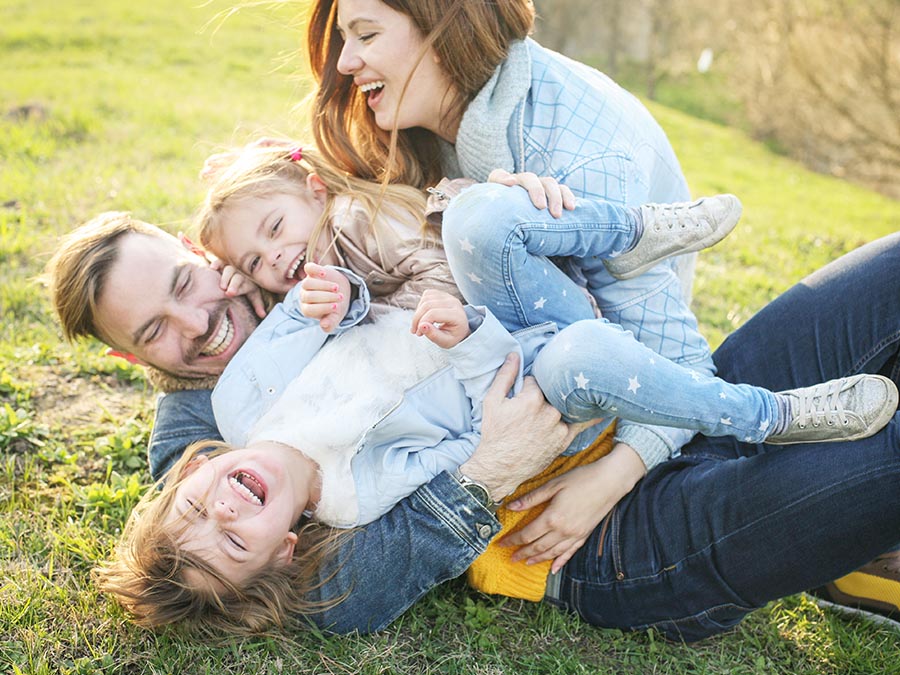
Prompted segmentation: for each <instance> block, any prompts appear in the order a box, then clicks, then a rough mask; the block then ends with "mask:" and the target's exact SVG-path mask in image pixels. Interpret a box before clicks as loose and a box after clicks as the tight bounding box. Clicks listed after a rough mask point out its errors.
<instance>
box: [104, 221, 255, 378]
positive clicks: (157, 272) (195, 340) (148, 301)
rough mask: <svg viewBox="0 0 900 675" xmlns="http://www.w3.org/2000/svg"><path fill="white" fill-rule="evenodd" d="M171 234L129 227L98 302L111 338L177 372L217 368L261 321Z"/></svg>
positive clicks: (154, 363) (141, 357)
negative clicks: (139, 231) (141, 231)
mask: <svg viewBox="0 0 900 675" xmlns="http://www.w3.org/2000/svg"><path fill="white" fill-rule="evenodd" d="M219 280H220V275H219V273H218V272H216V271H214V270H212V269H210V267H209V265H208V264H207V262H206V260H205V259H204V258H202V257H201V256H199V255H197V254H196V253H192V252H190V251H188V250H187V249H186V248H185V247H184V246H182V244H181V243H180V242H179V241H178V240H177V239H175V238H174V237H172V236H170V235H165V236H164V237H153V236H147V235H144V234H136V233H132V234H127V235H124V236H123V237H122V239H121V241H120V242H119V244H118V255H117V257H116V261H115V263H113V265H112V266H111V267H110V270H109V274H108V276H107V278H106V282H105V284H104V287H103V292H102V293H101V295H100V297H99V299H98V302H97V308H96V313H95V317H96V323H97V326H98V328H99V329H100V331H101V332H102V334H103V336H104V337H105V340H106V342H107V343H108V344H109V345H110V346H112V347H114V348H116V349H118V350H121V351H124V352H130V353H132V354H134V356H135V357H137V359H138V360H139V361H140V362H141V363H144V364H146V365H150V366H153V367H155V368H158V369H159V370H162V371H165V372H167V373H170V374H172V375H176V376H179V377H195V378H196V377H204V376H208V375H218V374H220V373H221V372H222V371H223V370H224V369H225V366H226V365H227V363H228V361H229V360H230V359H231V357H232V356H234V354H235V353H236V352H237V350H238V349H239V348H240V346H241V345H242V344H243V343H244V341H245V340H246V339H247V337H248V336H249V335H250V333H251V332H252V331H253V329H254V328H255V327H256V326H257V324H258V323H259V319H257V318H256V316H255V314H254V313H253V310H252V309H251V307H250V305H249V304H248V303H247V301H246V300H245V299H244V298H243V297H237V298H230V297H227V296H226V295H225V292H224V291H223V290H222V289H221V288H219Z"/></svg>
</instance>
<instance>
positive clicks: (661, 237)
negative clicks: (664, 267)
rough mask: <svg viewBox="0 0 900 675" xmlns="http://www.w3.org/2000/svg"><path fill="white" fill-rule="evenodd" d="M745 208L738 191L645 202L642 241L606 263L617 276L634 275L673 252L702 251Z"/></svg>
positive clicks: (731, 226)
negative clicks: (672, 201) (693, 198)
mask: <svg viewBox="0 0 900 675" xmlns="http://www.w3.org/2000/svg"><path fill="white" fill-rule="evenodd" d="M741 210H742V207H741V202H740V200H739V199H738V198H737V197H735V196H734V195H717V196H715V197H704V198H703V199H698V200H697V201H695V202H678V203H676V204H644V205H643V206H641V215H642V216H643V219H644V233H643V235H641V238H640V239H639V240H638V243H637V244H636V245H635V247H634V248H633V249H631V250H630V251H628V252H627V253H623V254H622V255H620V256H618V257H616V258H611V259H610V260H604V261H603V264H604V265H606V269H607V270H609V273H610V274H611V275H613V276H614V277H615V278H616V279H631V278H632V277H636V276H638V275H639V274H641V273H642V272H646V271H647V270H648V269H650V268H651V267H653V266H654V265H656V264H657V263H658V262H660V261H662V260H665V259H666V258H668V257H670V256H673V255H677V254H680V253H691V252H693V251H700V250H702V249H704V248H708V247H709V246H712V245H713V244H716V243H718V242H720V241H722V239H724V238H725V237H726V236H727V235H728V233H729V232H731V231H732V230H733V229H734V226H735V225H737V222H738V220H740V217H741Z"/></svg>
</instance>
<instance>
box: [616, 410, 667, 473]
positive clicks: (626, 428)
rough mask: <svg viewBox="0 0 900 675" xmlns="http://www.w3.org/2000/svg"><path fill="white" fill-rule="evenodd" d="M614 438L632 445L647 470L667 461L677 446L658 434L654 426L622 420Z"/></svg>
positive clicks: (618, 441)
mask: <svg viewBox="0 0 900 675" xmlns="http://www.w3.org/2000/svg"><path fill="white" fill-rule="evenodd" d="M614 440H615V441H616V442H617V443H625V444H626V445H628V446H630V447H631V448H632V449H633V450H634V451H635V452H636V453H637V454H638V457H640V458H641V461H643V462H644V466H646V467H647V471H650V469H652V468H653V467H655V466H656V465H657V464H662V463H663V462H665V461H666V460H667V459H669V458H670V457H671V456H672V454H673V452H674V451H675V448H673V447H670V446H669V443H668V442H667V441H668V439H666V438H665V437H664V436H662V435H660V434H658V433H657V432H656V431H654V430H653V428H652V427H646V426H643V425H640V424H633V423H628V422H625V421H622V420H620V421H619V425H618V427H617V428H616V435H615V438H614Z"/></svg>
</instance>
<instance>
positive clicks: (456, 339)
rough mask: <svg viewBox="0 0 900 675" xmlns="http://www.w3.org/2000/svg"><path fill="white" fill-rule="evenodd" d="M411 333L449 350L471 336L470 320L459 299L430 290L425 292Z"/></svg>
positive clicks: (442, 292)
mask: <svg viewBox="0 0 900 675" xmlns="http://www.w3.org/2000/svg"><path fill="white" fill-rule="evenodd" d="M409 331H410V332H411V333H412V334H413V335H418V336H422V335H424V336H425V337H427V338H428V339H429V340H431V341H432V342H433V343H434V344H436V345H437V346H438V347H443V348H444V349H450V348H451V347H455V346H456V345H458V344H459V343H460V342H462V341H463V340H465V339H466V338H467V337H469V333H470V331H469V318H468V317H467V316H466V310H465V308H464V307H463V304H462V303H461V302H460V301H459V299H458V298H454V297H453V296H452V295H450V294H449V293H445V292H444V291H437V290H435V289H433V288H429V289H427V290H426V291H425V292H424V293H422V298H421V299H420V300H419V305H418V306H417V307H416V311H415V314H413V318H412V326H410V329H409Z"/></svg>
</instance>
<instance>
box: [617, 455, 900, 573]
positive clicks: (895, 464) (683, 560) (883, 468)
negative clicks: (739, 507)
mask: <svg viewBox="0 0 900 675" xmlns="http://www.w3.org/2000/svg"><path fill="white" fill-rule="evenodd" d="M892 465H893V470H894V471H895V472H896V471H898V470H900V462H898V461H896V460H895V461H893V462H888V463H887V464H886V465H882V466H880V467H878V468H877V469H872V470H869V471H866V472H864V473H860V474H853V475H852V476H849V477H846V478H845V479H844V480H842V481H840V482H838V483H832V484H831V485H829V486H828V488H827V489H825V488H822V489H820V490H816V491H815V492H812V493H809V494H806V495H803V496H802V497H800V498H798V499H795V500H793V501H792V502H790V503H788V504H785V505H783V506H782V507H781V508H779V509H778V510H777V511H774V512H770V513H767V514H765V515H764V516H762V517H759V518H756V519H754V520H753V521H752V522H749V523H745V524H744V525H743V527H741V528H739V529H736V530H732V531H731V532H729V533H728V534H727V535H726V536H724V537H722V538H720V539H716V540H715V541H713V542H710V543H709V544H707V545H706V546H704V547H703V548H702V549H700V550H698V551H693V552H692V553H691V554H690V555H688V556H686V557H684V558H681V559H679V560H677V561H675V562H670V563H669V564H668V565H663V568H662V569H660V570H659V571H657V572H654V573H653V574H648V575H644V576H640V577H633V578H630V579H628V581H631V582H641V581H645V580H652V579H655V578H657V577H658V576H659V575H660V574H664V573H665V572H666V571H667V570H668V569H671V568H672V567H678V566H682V565H685V564H687V562H688V561H690V560H691V559H693V558H696V557H697V556H700V555H705V554H706V553H707V552H708V551H709V550H710V549H711V548H712V547H714V546H717V545H718V544H720V543H722V542H723V541H726V540H727V539H729V538H731V537H733V536H734V535H736V534H738V533H740V532H743V531H744V530H747V529H749V528H751V527H756V526H757V525H758V524H759V523H761V522H763V521H764V520H767V519H769V518H773V517H776V516H778V515H780V514H782V513H784V512H785V511H791V510H792V509H793V508H794V507H795V506H796V505H797V504H800V503H802V502H805V501H807V500H809V499H813V498H815V497H817V496H820V495H822V494H824V493H826V492H828V491H830V490H833V489H834V488H836V487H839V486H843V485H848V484H851V483H852V482H856V481H858V480H860V479H863V478H866V477H868V476H871V475H883V474H884V473H885V471H886V470H889V469H890V467H891V466H892Z"/></svg>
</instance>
